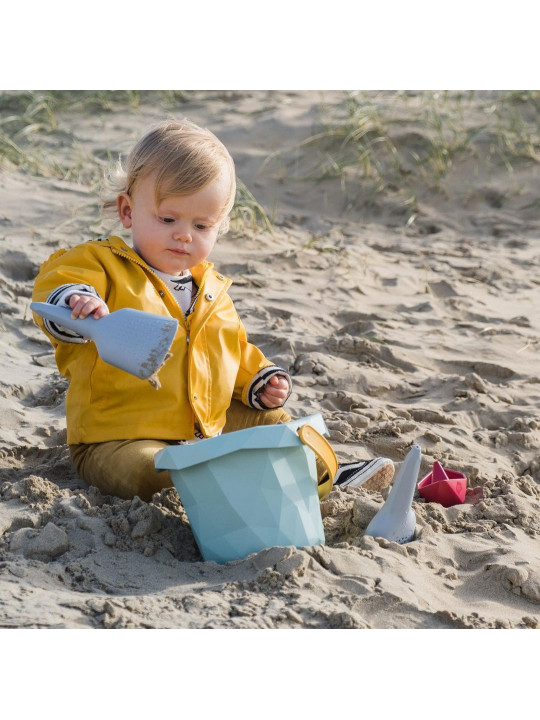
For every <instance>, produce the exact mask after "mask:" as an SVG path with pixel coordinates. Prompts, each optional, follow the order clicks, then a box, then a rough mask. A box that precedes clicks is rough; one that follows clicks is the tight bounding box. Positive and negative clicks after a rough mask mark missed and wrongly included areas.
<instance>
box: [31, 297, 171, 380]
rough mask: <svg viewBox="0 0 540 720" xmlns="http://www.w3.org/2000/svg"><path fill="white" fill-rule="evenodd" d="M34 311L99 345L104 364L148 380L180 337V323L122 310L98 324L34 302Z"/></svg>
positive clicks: (91, 317) (99, 321)
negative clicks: (177, 334)
mask: <svg viewBox="0 0 540 720" xmlns="http://www.w3.org/2000/svg"><path fill="white" fill-rule="evenodd" d="M30 308H31V310H33V311H34V312H35V313H37V314H38V315H41V317H44V318H46V319H47V320H51V321H52V322H54V323H56V324H58V325H61V326H62V327H65V328H68V329H69V330H73V331H74V332H76V333H79V335H83V336H84V337H87V338H90V340H93V341H94V342H95V344H96V347H97V351H98V353H99V356H100V357H101V359H102V360H104V361H105V362H107V363H109V364H110V365H114V366H115V367H117V368H120V370H125V371H126V372H128V373H131V374H132V375H136V376H137V377H139V378H141V379H142V380H148V379H149V378H150V380H151V381H152V379H151V376H152V375H154V374H155V373H156V372H157V371H158V370H159V368H160V367H161V365H162V364H163V362H164V360H165V358H166V355H167V352H168V351H169V348H170V346H171V343H172V341H173V339H174V336H175V334H176V329H177V327H178V320H175V319H174V318H170V317H163V316H162V315H155V314H154V313H149V312H143V311H142V310H134V309H133V308H122V309H121V310H116V311H115V312H112V313H111V314H110V315H105V317H102V318H99V319H98V320H96V319H95V318H94V317H93V316H88V317H85V318H83V319H80V318H77V319H75V320H74V319H73V318H72V317H71V310H70V309H69V308H64V307H58V306H57V305H51V304H50V303H40V302H33V303H31V304H30Z"/></svg>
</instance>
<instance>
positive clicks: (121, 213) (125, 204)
mask: <svg viewBox="0 0 540 720" xmlns="http://www.w3.org/2000/svg"><path fill="white" fill-rule="evenodd" d="M116 209H117V210H118V217H119V218H120V222H121V223H122V225H123V226H124V227H125V228H126V229H127V228H130V227H131V198H130V197H129V195H128V194H127V193H120V195H119V196H118V197H117V198H116Z"/></svg>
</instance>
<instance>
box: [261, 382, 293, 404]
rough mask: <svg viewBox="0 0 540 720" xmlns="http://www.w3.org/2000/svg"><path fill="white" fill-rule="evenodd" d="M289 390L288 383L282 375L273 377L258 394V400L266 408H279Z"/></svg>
mask: <svg viewBox="0 0 540 720" xmlns="http://www.w3.org/2000/svg"><path fill="white" fill-rule="evenodd" d="M289 390H290V387H289V381H288V380H287V378H286V377H285V376H284V375H273V376H272V377H271V378H270V380H269V381H268V382H267V383H266V385H265V386H264V388H263V390H262V392H261V393H259V399H260V400H262V402H263V403H264V404H265V405H266V407H269V408H276V407H281V406H282V405H283V403H284V402H285V400H286V399H287V395H288V394H289Z"/></svg>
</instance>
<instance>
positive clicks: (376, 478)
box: [357, 464, 394, 492]
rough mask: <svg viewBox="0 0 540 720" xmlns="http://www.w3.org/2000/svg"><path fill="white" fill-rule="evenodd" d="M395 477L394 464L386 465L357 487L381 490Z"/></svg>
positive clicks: (371, 490) (375, 490)
mask: <svg viewBox="0 0 540 720" xmlns="http://www.w3.org/2000/svg"><path fill="white" fill-rule="evenodd" d="M393 477H394V465H393V464H392V465H384V466H383V467H382V468H381V469H380V470H377V472H376V473H375V474H374V475H372V476H371V477H370V478H369V480H366V482H365V483H362V484H361V485H359V486H357V487H361V488H364V490H367V491H368V492H380V491H381V490H384V488H386V487H388V486H389V485H390V483H391V482H392V478H393Z"/></svg>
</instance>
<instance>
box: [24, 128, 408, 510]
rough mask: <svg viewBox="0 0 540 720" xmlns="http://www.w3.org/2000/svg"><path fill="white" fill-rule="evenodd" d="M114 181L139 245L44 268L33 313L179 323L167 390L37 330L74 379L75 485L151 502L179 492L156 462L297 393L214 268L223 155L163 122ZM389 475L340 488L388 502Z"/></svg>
mask: <svg viewBox="0 0 540 720" xmlns="http://www.w3.org/2000/svg"><path fill="white" fill-rule="evenodd" d="M118 171H119V172H118V177H117V180H118V188H117V192H116V193H115V197H114V199H109V200H107V201H106V202H105V203H104V208H116V211H117V213H118V217H119V219H120V222H121V223H122V225H123V227H124V228H125V229H127V230H129V231H130V232H131V238H132V246H129V245H127V244H126V243H125V242H124V241H123V240H122V239H121V238H119V237H116V236H110V237H108V238H104V239H99V240H94V241H89V242H86V243H83V244H80V245H77V246H76V247H73V248H72V249H70V250H59V251H58V252H56V253H54V254H53V255H52V256H51V257H50V258H49V259H48V260H47V261H45V262H44V263H43V264H42V266H41V268H40V272H39V275H38V276H37V278H36V281H35V286H34V293H33V300H35V301H38V302H48V303H53V304H56V305H60V306H64V307H69V308H71V311H72V313H71V314H72V317H74V318H78V317H79V318H84V317H87V316H88V315H93V317H94V318H95V320H96V322H98V321H99V318H102V317H104V316H105V315H107V314H108V313H109V312H112V311H114V310H118V309H120V308H123V307H131V308H135V309H137V310H144V311H147V312H151V313H156V314H158V315H166V316H172V317H174V318H176V319H177V320H178V323H179V326H178V330H177V333H176V336H175V338H174V341H173V343H172V346H171V349H170V354H171V355H170V357H169V359H168V360H167V361H166V362H165V364H164V365H163V367H162V368H161V370H160V373H159V380H160V384H161V387H159V389H155V388H154V387H152V386H151V385H150V383H148V382H146V381H142V380H140V379H139V378H136V377H134V376H133V375H130V374H128V373H126V372H124V371H122V370H119V369H117V368H115V367H113V366H111V365H109V364H107V363H105V362H103V361H102V360H101V358H100V357H99V355H98V354H97V350H96V346H95V344H94V343H92V342H88V341H87V340H86V339H85V338H84V337H82V336H80V335H78V334H76V333H74V332H73V331H71V330H68V329H66V328H64V327H62V326H60V325H58V324H57V323H54V322H52V321H48V320H43V319H42V318H41V317H39V316H37V315H34V318H35V321H36V323H37V324H38V325H39V326H40V327H41V328H42V329H43V330H44V331H45V333H46V334H47V336H48V338H49V340H50V341H51V343H52V345H53V347H54V349H55V353H56V362H57V365H58V369H59V371H60V372H61V373H62V375H64V376H65V377H66V378H67V379H68V380H69V388H68V391H67V396H66V420H67V442H68V445H69V449H70V454H71V457H72V460H73V462H74V465H75V468H76V470H77V472H78V473H79V475H80V476H81V477H82V478H83V479H84V480H85V481H86V482H87V483H88V484H90V485H95V486H96V487H97V488H99V490H100V491H101V492H102V493H104V494H111V495H117V496H119V497H122V498H126V499H127V498H132V497H134V496H135V495H138V496H139V497H140V498H142V499H143V500H147V501H148V500H150V499H151V497H152V495H153V494H154V493H155V492H159V491H160V490H161V489H162V488H165V487H170V486H171V485H172V480H171V478H170V475H169V473H168V472H167V471H161V472H156V470H155V467H154V455H155V454H156V452H157V451H158V450H161V449H162V448H164V447H166V446H167V445H168V444H173V443H181V442H190V441H191V442H193V441H196V440H198V439H203V438H208V437H213V436H215V435H218V434H220V433H221V432H231V431H233V430H239V429H243V428H247V427H253V426H255V425H265V424H274V423H283V422H288V421H289V420H290V419H291V418H290V416H289V415H288V414H287V412H286V411H285V410H284V409H283V406H284V404H285V402H286V400H287V398H288V397H289V395H290V394H291V391H292V383H291V378H290V376H289V373H288V372H287V371H286V370H284V369H283V368H280V367H278V366H277V365H275V364H273V363H272V362H271V360H268V359H267V358H266V357H265V356H264V355H263V353H262V352H261V351H260V350H259V349H258V348H257V347H256V346H255V345H252V344H251V343H249V342H248V339H247V336H246V331H245V328H244V325H243V324H242V321H241V320H240V318H239V317H238V315H237V312H236V310H235V307H234V305H233V302H232V300H231V298H230V297H229V295H228V294H227V290H228V288H229V286H230V285H231V282H232V281H231V280H230V279H229V278H227V277H225V276H224V275H222V274H221V273H220V272H219V271H217V270H216V269H215V268H214V266H213V264H212V263H211V262H208V260H207V258H208V256H209V255H210V253H211V252H212V249H213V247H214V244H215V243H216V240H217V239H218V237H219V236H220V235H222V234H224V233H225V232H226V231H227V229H228V225H229V214H230V212H231V210H232V207H233V204H234V199H235V192H236V180H235V169H234V163H233V160H232V158H231V156H230V154H229V153H228V151H227V150H226V148H225V147H224V146H223V144H222V143H221V142H220V141H219V140H218V139H217V138H216V137H215V136H214V135H213V134H212V133H211V132H210V131H208V130H206V129H202V128H199V127H198V126H196V125H194V124H193V123H191V122H188V121H184V122H180V123H177V122H166V123H162V124H160V125H158V126H157V127H155V128H154V129H152V130H151V131H150V132H148V133H147V134H146V135H145V136H144V137H143V138H142V139H141V140H140V141H139V142H138V143H137V145H136V146H135V147H134V148H133V150H132V151H131V153H130V155H129V157H128V159H127V164H126V168H125V171H124V170H123V168H122V167H121V166H119V168H118ZM393 472H394V467H393V463H392V461H391V460H388V459H386V458H377V459H375V460H371V461H360V462H357V463H350V464H347V465H340V466H339V470H338V473H337V475H336V477H335V478H334V484H337V485H341V486H344V485H359V484H365V486H366V487H368V488H369V489H381V488H382V487H384V486H386V485H388V484H389V482H390V480H391V479H392V476H393ZM319 475H320V477H319V480H320V482H321V483H322V482H324V480H325V478H324V476H323V475H324V473H323V471H322V470H321V471H320V473H319ZM326 481H327V482H326V485H328V479H327V478H326ZM328 491H329V490H326V491H325V492H326V493H327V492H328ZM320 495H322V493H320Z"/></svg>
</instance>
